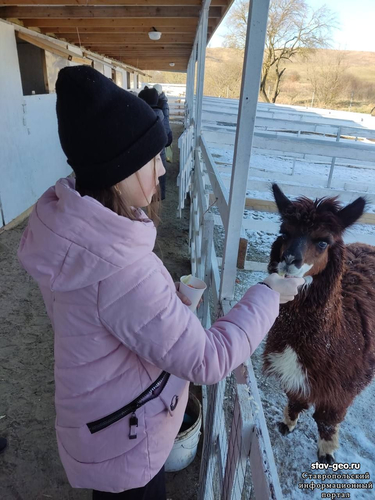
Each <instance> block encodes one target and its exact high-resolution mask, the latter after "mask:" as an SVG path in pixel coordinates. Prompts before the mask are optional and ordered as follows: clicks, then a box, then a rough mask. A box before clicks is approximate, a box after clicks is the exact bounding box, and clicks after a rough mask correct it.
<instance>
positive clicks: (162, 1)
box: [0, 0, 227, 7]
mask: <svg viewBox="0 0 375 500" xmlns="http://www.w3.org/2000/svg"><path fill="white" fill-rule="evenodd" d="M0 5H9V6H22V5H29V6H32V5H45V6H64V5H74V6H77V5H83V6H85V7H89V6H90V7H91V6H94V5H101V6H108V5H123V6H128V7H153V6H154V7H195V6H198V7H201V6H202V0H110V1H109V0H0ZM211 5H212V6H213V7H224V6H227V1H226V0H211Z"/></svg>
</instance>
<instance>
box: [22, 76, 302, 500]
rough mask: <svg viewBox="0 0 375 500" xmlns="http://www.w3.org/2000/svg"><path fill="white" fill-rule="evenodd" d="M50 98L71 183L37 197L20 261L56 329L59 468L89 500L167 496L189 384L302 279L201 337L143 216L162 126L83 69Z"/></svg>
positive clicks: (226, 368) (274, 282)
mask: <svg viewBox="0 0 375 500" xmlns="http://www.w3.org/2000/svg"><path fill="white" fill-rule="evenodd" d="M56 92H57V107H56V109H57V118H58V125H59V136H60V141H61V145H62V148H63V150H64V152H65V154H66V156H67V158H68V163H69V164H70V165H71V166H72V168H73V170H74V172H75V175H76V179H75V180H74V179H72V178H67V179H60V180H59V181H58V182H57V183H56V185H55V186H54V187H51V188H50V189H48V190H47V191H46V192H45V193H44V194H43V196H42V197H41V198H40V199H39V201H38V202H37V204H36V206H35V208H34V211H33V212H32V214H31V216H30V220H29V223H28V226H27V228H26V230H25V233H24V235H23V237H22V240H21V243H20V248H19V252H18V255H19V259H20V261H21V263H22V264H23V266H24V267H25V269H26V270H27V271H28V272H29V273H30V274H31V275H32V276H33V277H34V278H35V280H36V281H37V282H38V285H39V287H40V290H41V292H42V294H43V298H44V301H45V304H46V309H47V313H48V316H49V318H50V320H51V323H52V327H53V330H54V334H55V385H56V391H55V405H56V435H57V442H58V449H59V453H60V457H61V461H62V463H63V466H64V468H65V471H66V474H67V476H68V480H69V482H70V484H71V485H72V486H73V487H74V488H90V489H93V490H94V492H93V499H94V500H97V499H107V498H112V497H114V495H113V493H115V494H117V495H115V496H116V497H118V498H119V499H127V500H129V499H140V498H142V499H144V500H151V499H152V500H165V497H166V495H165V480H164V469H163V465H164V463H165V461H166V459H167V457H168V454H169V452H170V451H171V449H172V446H173V442H174V439H175V437H176V435H177V433H178V431H179V429H180V426H181V423H182V420H183V415H184V411H185V407H186V403H187V399H188V386H189V382H195V383H199V384H215V383H216V382H219V381H220V380H222V379H223V378H224V377H225V376H226V375H227V374H228V373H230V372H231V371H232V370H233V369H234V368H236V367H237V366H239V365H240V364H241V363H242V362H243V361H245V360H246V359H247V358H248V357H249V356H250V355H251V354H252V353H253V352H254V350H255V349H256V347H257V346H258V344H259V343H260V342H261V340H262V339H263V337H264V336H265V335H266V333H267V332H268V330H269V329H270V327H271V326H272V324H273V322H274V321H275V319H276V316H277V315H278V310H279V303H280V301H281V302H285V301H288V300H292V299H293V298H294V296H295V295H296V294H297V286H299V285H300V284H302V283H303V280H302V279H288V280H285V279H282V278H279V277H278V276H277V275H271V276H269V277H268V278H267V280H266V283H267V285H268V286H264V284H262V285H260V284H259V285H255V286H253V287H251V288H250V289H249V290H248V291H247V292H246V293H245V295H244V296H243V298H242V299H241V300H240V301H239V302H238V304H237V305H236V306H235V307H234V308H233V309H232V310H231V311H230V312H229V314H227V315H226V316H224V317H222V318H220V319H218V320H217V321H216V322H215V323H214V324H213V325H212V327H211V328H210V329H208V330H205V329H204V328H203V327H202V326H201V324H200V322H199V320H198V318H197V317H196V316H195V315H194V314H193V313H192V312H191V311H190V310H189V308H188V307H187V306H186V305H185V304H184V303H183V302H182V301H181V300H180V298H179V296H178V295H177V293H176V287H175V284H174V283H173V281H172V278H171V276H170V274H169V273H168V271H167V270H166V268H165V267H164V265H163V263H162V262H161V261H160V260H159V259H158V257H157V256H156V255H155V254H154V253H153V248H154V244H155V237H156V229H155V225H154V223H153V221H152V220H151V219H150V218H148V217H147V216H146V214H145V213H144V212H143V211H142V210H141V207H146V206H147V207H148V208H149V216H152V207H153V205H154V203H153V202H152V201H153V199H154V198H155V193H156V190H157V179H158V177H160V175H163V173H164V172H165V170H164V167H163V165H162V163H161V161H160V156H159V152H160V151H161V150H162V148H163V147H164V145H165V143H166V136H165V132H164V128H163V124H162V123H161V122H160V120H159V119H158V118H156V116H155V114H154V112H153V111H152V109H151V108H149V106H148V105H147V104H146V103H145V102H144V101H142V100H141V99H139V98H138V97H137V96H133V95H131V94H130V93H129V92H126V91H125V90H122V89H120V88H119V87H117V86H116V85H115V84H114V83H113V82H111V81H110V80H109V79H108V78H106V77H104V76H103V75H101V74H100V73H99V72H97V71H95V70H94V69H92V68H91V67H88V66H75V67H67V68H64V69H62V70H61V71H60V73H59V77H58V80H57V84H56Z"/></svg>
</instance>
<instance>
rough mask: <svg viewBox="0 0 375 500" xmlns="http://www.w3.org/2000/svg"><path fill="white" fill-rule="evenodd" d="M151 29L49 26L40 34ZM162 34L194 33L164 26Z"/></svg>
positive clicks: (148, 29)
mask: <svg viewBox="0 0 375 500" xmlns="http://www.w3.org/2000/svg"><path fill="white" fill-rule="evenodd" d="M150 29H151V28H148V27H136V26H133V27H129V28H113V27H108V28H78V27H75V26H72V27H70V28H69V27H67V26H65V27H63V28H59V27H57V26H51V27H49V28H41V31H42V33H55V34H56V35H60V36H65V35H68V34H71V33H73V34H77V30H78V33H79V34H80V35H82V34H88V33H101V34H103V33H148V32H149V31H150ZM162 30H163V31H162V33H163V35H164V34H172V35H173V34H181V33H186V34H194V35H195V31H196V27H195V26H187V27H185V28H183V27H178V28H176V27H175V26H164V27H163V28H162Z"/></svg>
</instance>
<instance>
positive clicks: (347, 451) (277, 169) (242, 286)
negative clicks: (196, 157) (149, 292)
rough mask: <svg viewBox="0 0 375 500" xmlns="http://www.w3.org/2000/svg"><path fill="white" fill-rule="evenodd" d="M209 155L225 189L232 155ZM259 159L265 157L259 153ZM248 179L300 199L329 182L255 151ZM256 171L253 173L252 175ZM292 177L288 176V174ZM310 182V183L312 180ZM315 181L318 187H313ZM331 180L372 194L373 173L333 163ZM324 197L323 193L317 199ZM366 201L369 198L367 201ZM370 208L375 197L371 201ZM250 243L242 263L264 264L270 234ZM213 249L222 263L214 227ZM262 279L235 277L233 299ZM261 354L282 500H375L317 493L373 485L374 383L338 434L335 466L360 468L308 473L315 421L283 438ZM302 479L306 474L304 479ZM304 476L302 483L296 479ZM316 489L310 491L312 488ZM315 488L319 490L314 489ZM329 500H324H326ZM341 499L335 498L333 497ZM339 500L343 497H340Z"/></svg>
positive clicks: (371, 229) (362, 492)
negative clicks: (291, 187) (297, 193)
mask: <svg viewBox="0 0 375 500" xmlns="http://www.w3.org/2000/svg"><path fill="white" fill-rule="evenodd" d="M210 152H211V154H212V156H213V158H214V159H215V161H216V162H218V168H219V172H220V175H221V178H222V180H223V181H224V183H225V184H226V185H227V186H229V185H230V184H229V182H230V176H231V162H232V159H233V149H231V148H226V149H224V148H218V147H217V144H215V147H214V145H212V147H210ZM263 153H264V152H263ZM251 167H253V170H250V178H249V180H250V181H251V179H255V178H257V172H262V171H263V172H266V173H267V174H268V177H267V176H266V177H265V176H263V177H262V180H266V179H268V180H269V182H274V181H277V177H278V176H280V174H282V175H290V182H288V183H290V184H293V183H295V184H297V185H301V195H303V194H304V193H303V185H302V184H304V185H309V184H308V179H309V177H313V178H314V180H313V182H312V183H311V184H310V185H313V186H315V187H320V186H321V187H322V188H324V187H325V183H326V180H327V178H328V172H329V165H324V164H322V163H314V162H308V161H305V160H299V159H297V160H296V162H295V166H294V172H293V159H290V158H285V157H281V156H276V155H274V156H272V155H268V154H266V153H264V154H261V153H260V152H259V151H254V152H253V154H252V158H251ZM257 169H258V170H257ZM292 172H293V175H291V173H292ZM314 176H315V177H314ZM316 179H318V182H317V181H316ZM335 179H337V180H339V181H340V182H341V184H342V183H343V182H345V183H348V184H350V183H354V182H358V183H360V182H362V183H364V184H367V185H368V186H369V191H372V192H373V193H374V192H375V170H371V169H367V168H366V169H360V168H350V167H348V166H344V165H342V164H340V163H339V162H338V163H337V165H336V167H335V175H334V181H333V186H335ZM246 195H247V197H251V198H258V199H264V200H273V197H272V194H271V192H270V191H264V192H260V191H251V190H247V192H246ZM322 196H324V193H323V194H322ZM370 199H371V198H370ZM373 199H374V202H375V195H374V196H373ZM213 212H214V213H218V210H217V208H215V207H213ZM367 212H373V213H375V203H374V204H373V205H370V206H369V207H368V208H367ZM244 219H253V220H265V221H269V222H279V217H278V215H277V214H272V213H266V212H258V211H251V210H245V212H244ZM351 231H352V232H353V233H355V234H364V235H366V234H371V235H374V234H375V226H372V225H367V224H356V225H355V226H353V228H351ZM246 232H247V235H248V238H249V246H248V251H247V256H246V258H247V259H248V260H255V261H258V262H268V258H269V254H270V249H271V245H272V243H273V241H274V240H275V234H271V233H265V232H263V231H251V230H246ZM214 239H215V249H216V252H217V255H218V256H219V257H222V249H223V242H224V229H223V228H222V227H219V226H215V230H214ZM264 277H265V274H264V273H261V272H249V271H241V270H238V271H237V280H236V288H235V299H236V300H239V299H240V298H241V297H242V296H243V294H244V293H245V292H246V290H247V289H248V288H249V287H250V286H251V285H253V284H255V283H257V282H259V281H261V280H262V279H264ZM262 351H263V344H262V345H261V346H260V347H259V348H258V350H257V351H256V353H255V354H254V355H253V356H252V362H253V365H254V370H255V373H256V376H257V379H258V387H259V391H260V394H261V398H262V402H263V407H264V413H265V416H266V420H267V425H268V429H269V433H270V439H271V443H272V447H273V451H274V456H275V462H276V466H277V470H278V474H279V479H280V484H281V488H282V490H283V494H284V498H285V499H286V500H299V499H303V498H306V499H311V500H317V499H320V498H324V497H322V493H336V494H338V493H341V494H342V493H346V494H349V495H350V496H347V497H346V498H351V499H354V500H370V499H374V498H375V492H374V490H373V489H370V490H367V489H345V488H339V487H338V488H337V489H329V487H326V489H324V490H323V489H322V488H323V486H324V485H327V484H343V485H345V483H352V484H353V483H369V482H371V481H374V483H375V421H374V412H375V380H374V381H373V382H372V384H371V385H370V386H369V387H367V388H366V389H365V390H364V391H363V392H362V393H361V394H360V395H359V396H358V397H357V398H356V399H355V401H354V403H353V405H352V406H351V407H350V408H349V410H348V413H347V416H346V418H345V420H344V422H343V423H342V425H341V430H340V449H339V450H338V452H337V453H336V461H337V463H342V464H346V463H349V464H352V463H359V464H360V469H359V470H338V471H337V472H334V471H333V469H332V468H331V469H328V470H326V471H325V470H312V468H311V466H312V464H314V463H315V462H316V461H317V439H318V432H317V426H316V423H315V421H314V420H313V418H312V414H313V411H314V410H313V409H310V410H308V411H307V412H306V413H304V414H303V415H301V417H300V420H299V422H298V424H297V426H296V429H295V430H294V432H292V433H291V434H290V435H289V436H285V437H284V436H282V435H281V434H280V433H279V431H278V429H277V422H279V421H281V420H282V415H283V409H284V406H285V404H286V401H287V399H286V396H285V394H284V393H283V391H282V390H281V388H280V387H279V386H278V383H277V382H276V381H275V380H273V379H266V378H265V377H264V376H263V375H262ZM304 473H305V474H304ZM366 473H368V474H369V476H370V478H369V479H348V478H343V476H341V478H340V476H336V479H333V478H329V477H328V478H326V479H321V478H320V479H318V478H316V477H315V478H314V477H313V476H311V477H310V476H309V474H326V475H327V476H329V475H330V474H337V475H338V474H366ZM302 474H304V477H302V476H301V475H302ZM302 483H311V486H310V487H309V489H301V488H300V487H299V485H300V484H302ZM313 485H314V486H315V487H316V489H315V490H312V489H310V488H311V487H312V486H313ZM317 485H318V486H317ZM327 498H329V497H327ZM336 498H340V497H336ZM341 498H344V497H341Z"/></svg>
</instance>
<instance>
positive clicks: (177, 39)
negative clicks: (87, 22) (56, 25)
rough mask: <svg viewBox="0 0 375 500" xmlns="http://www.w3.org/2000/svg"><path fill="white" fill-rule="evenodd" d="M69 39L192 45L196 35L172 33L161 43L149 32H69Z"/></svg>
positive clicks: (90, 42) (106, 42)
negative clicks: (79, 33) (132, 33)
mask: <svg viewBox="0 0 375 500" xmlns="http://www.w3.org/2000/svg"><path fill="white" fill-rule="evenodd" d="M64 38H66V39H67V40H69V41H70V42H72V43H80V44H82V45H84V44H86V43H87V44H92V45H100V44H101V43H103V44H108V43H110V44H116V43H122V44H126V43H128V44H129V43H136V44H138V43H140V44H144V45H149V46H150V47H157V46H159V45H167V44H174V43H180V44H181V45H192V44H193V42H194V37H193V36H183V35H182V36H176V35H171V36H168V35H167V36H164V37H162V38H163V40H161V39H160V40H158V42H159V43H155V41H154V40H150V39H149V38H148V35H147V34H143V35H142V34H141V35H140V36H132V35H130V34H127V33H126V34H121V33H120V34H108V35H106V34H93V35H80V36H78V35H76V34H74V33H68V35H67V36H66V37H64Z"/></svg>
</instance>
